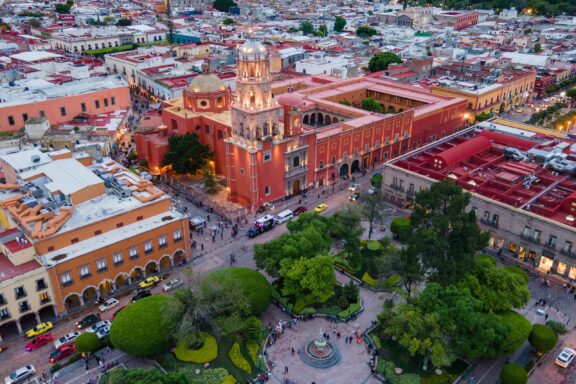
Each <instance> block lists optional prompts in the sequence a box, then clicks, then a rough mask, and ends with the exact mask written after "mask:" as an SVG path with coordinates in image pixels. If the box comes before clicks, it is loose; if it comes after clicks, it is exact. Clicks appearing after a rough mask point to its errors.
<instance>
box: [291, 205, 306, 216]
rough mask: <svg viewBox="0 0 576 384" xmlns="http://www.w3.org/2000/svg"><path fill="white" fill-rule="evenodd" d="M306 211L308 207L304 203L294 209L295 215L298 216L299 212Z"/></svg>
mask: <svg viewBox="0 0 576 384" xmlns="http://www.w3.org/2000/svg"><path fill="white" fill-rule="evenodd" d="M306 211H308V208H306V207H305V206H303V205H301V206H299V207H296V209H294V216H298V215H299V214H301V213H303V212H306Z"/></svg>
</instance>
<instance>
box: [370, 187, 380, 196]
mask: <svg viewBox="0 0 576 384" xmlns="http://www.w3.org/2000/svg"><path fill="white" fill-rule="evenodd" d="M377 191H378V188H376V187H374V186H372V187H370V188H369V189H368V193H369V194H371V195H373V194H375V193H376V192H377Z"/></svg>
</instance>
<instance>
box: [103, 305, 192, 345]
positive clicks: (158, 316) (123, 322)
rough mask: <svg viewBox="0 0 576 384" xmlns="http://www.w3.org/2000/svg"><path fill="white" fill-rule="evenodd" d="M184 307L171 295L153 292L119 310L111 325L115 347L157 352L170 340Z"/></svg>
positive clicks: (169, 342) (111, 337) (111, 338)
mask: <svg viewBox="0 0 576 384" xmlns="http://www.w3.org/2000/svg"><path fill="white" fill-rule="evenodd" d="M183 311H184V307H183V305H182V303H181V302H180V301H179V300H178V299H176V298H175V297H173V296H165V295H154V296H150V297H146V298H144V299H141V300H138V301H137V302H135V303H133V304H130V305H129V306H127V307H126V308H124V309H123V310H122V311H121V312H119V313H118V315H117V316H116V318H115V319H114V321H113V322H112V327H111V329H110V340H111V341H112V344H113V345H114V347H116V348H118V349H120V350H122V351H124V352H126V353H128V354H131V355H134V356H157V355H160V354H162V353H163V352H166V351H167V350H168V348H169V347H170V344H171V343H172V331H173V329H174V328H175V326H176V325H177V324H178V323H179V322H180V320H181V318H182V314H183Z"/></svg>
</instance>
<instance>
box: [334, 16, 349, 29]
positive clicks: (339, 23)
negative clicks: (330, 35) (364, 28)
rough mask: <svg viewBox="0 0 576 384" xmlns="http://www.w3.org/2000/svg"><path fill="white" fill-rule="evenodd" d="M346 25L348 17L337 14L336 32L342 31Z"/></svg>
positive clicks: (335, 21) (335, 20)
mask: <svg viewBox="0 0 576 384" xmlns="http://www.w3.org/2000/svg"><path fill="white" fill-rule="evenodd" d="M344 27H346V19H345V18H343V17H342V16H336V18H335V19H334V32H342V31H344Z"/></svg>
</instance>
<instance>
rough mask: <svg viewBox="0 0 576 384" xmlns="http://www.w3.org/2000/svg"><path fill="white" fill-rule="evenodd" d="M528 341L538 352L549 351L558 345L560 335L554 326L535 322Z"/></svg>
mask: <svg viewBox="0 0 576 384" xmlns="http://www.w3.org/2000/svg"><path fill="white" fill-rule="evenodd" d="M528 341H530V344H531V345H532V347H534V349H535V350H537V351H538V352H548V351H549V350H551V349H552V348H554V346H555V345H556V341H558V336H556V333H555V332H554V330H552V328H550V327H548V326H546V325H542V324H534V325H533V326H532V332H530V336H528Z"/></svg>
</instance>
